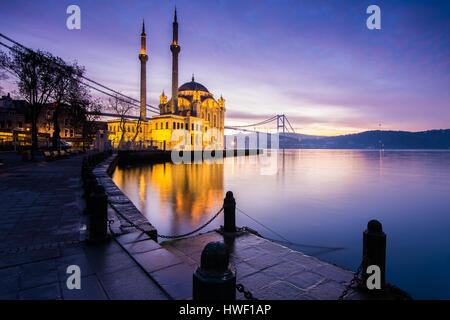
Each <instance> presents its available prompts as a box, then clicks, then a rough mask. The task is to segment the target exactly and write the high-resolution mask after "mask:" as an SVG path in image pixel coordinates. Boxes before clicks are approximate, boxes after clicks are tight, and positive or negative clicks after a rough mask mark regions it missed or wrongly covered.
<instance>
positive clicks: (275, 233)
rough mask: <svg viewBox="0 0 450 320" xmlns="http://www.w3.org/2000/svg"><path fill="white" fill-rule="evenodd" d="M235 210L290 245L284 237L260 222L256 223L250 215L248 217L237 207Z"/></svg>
mask: <svg viewBox="0 0 450 320" xmlns="http://www.w3.org/2000/svg"><path fill="white" fill-rule="evenodd" d="M236 209H237V210H238V211H239V212H240V213H242V214H244V215H245V216H247V217H248V218H250V219H251V220H253V221H254V222H256V223H257V224H259V225H260V226H262V227H263V228H266V229H267V230H269V231H270V232H272V233H273V234H274V235H276V236H278V237H280V238H281V239H283V240H284V241H286V242H287V243H292V242H291V241H289V240H288V239H286V238H285V237H283V236H282V235H281V234H279V233H278V232H276V231H274V230H272V229H270V228H269V227H267V226H265V225H264V224H262V223H261V222H259V221H257V220H256V219H254V218H252V217H251V216H250V215H248V214H247V213H245V212H244V211H242V210H241V209H239V208H238V207H236Z"/></svg>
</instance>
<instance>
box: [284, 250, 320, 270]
mask: <svg viewBox="0 0 450 320" xmlns="http://www.w3.org/2000/svg"><path fill="white" fill-rule="evenodd" d="M283 258H284V259H285V260H290V261H294V262H296V263H298V264H300V265H301V266H302V267H303V268H305V269H306V270H313V269H317V268H318V267H321V266H323V265H324V264H326V263H325V262H323V261H320V260H319V259H316V258H314V257H311V256H307V255H304V254H303V253H300V252H297V251H294V250H291V252H290V253H288V254H286V255H284V256H283Z"/></svg>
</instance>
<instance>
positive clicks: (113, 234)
mask: <svg viewBox="0 0 450 320" xmlns="http://www.w3.org/2000/svg"><path fill="white" fill-rule="evenodd" d="M113 223H114V219H109V220H108V229H109V232H110V233H111V235H112V236H113V237H117V236H118V235H119V234H118V233H115V232H114V231H113V229H112V228H111V225H112V224H113Z"/></svg>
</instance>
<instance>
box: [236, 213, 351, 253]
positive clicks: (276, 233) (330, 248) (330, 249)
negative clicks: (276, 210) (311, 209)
mask: <svg viewBox="0 0 450 320" xmlns="http://www.w3.org/2000/svg"><path fill="white" fill-rule="evenodd" d="M236 209H237V210H238V211H239V212H240V213H242V214H243V215H245V216H247V217H248V218H250V219H251V220H253V221H254V222H256V223H257V224H259V225H260V226H262V227H263V228H265V229H267V230H269V231H270V232H272V233H273V234H275V235H276V236H278V237H280V238H281V239H283V241H280V240H277V239H271V238H267V237H263V238H265V239H267V240H271V241H275V242H280V243H284V244H288V245H292V246H297V247H305V248H314V249H328V250H329V251H335V250H343V249H345V248H340V247H327V246H317V245H310V244H304V243H295V242H292V241H290V240H288V239H286V238H285V237H283V236H282V235H281V234H279V233H278V232H276V231H274V230H273V229H271V228H269V227H268V226H266V225H264V224H263V223H261V222H259V221H258V220H256V219H255V218H253V217H251V216H250V215H249V214H247V213H245V212H244V211H242V210H241V209H239V208H238V207H236Z"/></svg>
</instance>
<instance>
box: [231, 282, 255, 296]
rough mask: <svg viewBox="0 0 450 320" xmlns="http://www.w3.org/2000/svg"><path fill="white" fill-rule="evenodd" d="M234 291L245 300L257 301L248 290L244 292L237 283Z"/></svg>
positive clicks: (243, 288)
mask: <svg viewBox="0 0 450 320" xmlns="http://www.w3.org/2000/svg"><path fill="white" fill-rule="evenodd" d="M236 290H237V291H238V292H240V293H242V294H244V297H245V299H247V300H258V299H256V298H255V297H253V294H252V293H251V292H250V290H245V287H244V285H243V284H241V283H238V284H237V285H236Z"/></svg>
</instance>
